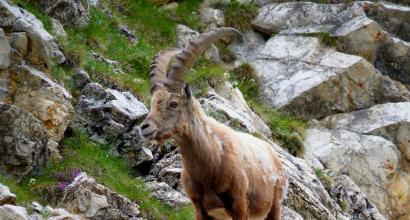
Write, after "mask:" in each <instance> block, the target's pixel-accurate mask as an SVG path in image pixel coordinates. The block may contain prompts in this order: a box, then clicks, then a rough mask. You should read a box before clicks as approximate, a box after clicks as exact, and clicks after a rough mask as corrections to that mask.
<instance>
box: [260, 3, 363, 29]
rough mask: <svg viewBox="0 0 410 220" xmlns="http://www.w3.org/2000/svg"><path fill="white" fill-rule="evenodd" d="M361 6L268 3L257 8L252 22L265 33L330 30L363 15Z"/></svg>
mask: <svg viewBox="0 0 410 220" xmlns="http://www.w3.org/2000/svg"><path fill="white" fill-rule="evenodd" d="M363 14H364V12H363V11H362V9H361V7H360V6H358V5H353V6H352V7H346V5H344V4H316V3H311V2H288V3H272V4H267V5H264V6H263V7H261V8H260V9H259V11H258V15H257V16H256V18H255V20H254V21H253V25H254V27H255V28H256V29H258V30H259V31H262V32H264V33H266V34H273V33H279V32H281V31H283V30H291V29H293V30H292V31H289V33H297V32H299V33H300V32H305V33H306V32H307V30H310V31H309V32H313V33H315V32H326V31H331V30H333V29H335V28H337V27H338V26H340V25H341V24H343V23H345V22H347V21H349V20H350V19H352V18H354V17H356V16H358V15H363Z"/></svg>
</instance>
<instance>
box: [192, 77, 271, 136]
mask: <svg viewBox="0 0 410 220" xmlns="http://www.w3.org/2000/svg"><path fill="white" fill-rule="evenodd" d="M225 88H230V90H231V91H229V90H222V91H224V92H227V93H229V94H227V95H228V96H230V97H229V98H230V99H231V100H227V99H225V98H224V97H222V96H220V95H218V94H217V93H215V92H213V91H209V92H208V93H207V94H206V95H205V97H204V98H200V99H199V102H200V103H201V105H202V108H203V109H204V110H205V112H206V113H207V114H208V115H210V116H212V117H214V118H216V119H217V120H218V121H222V122H223V123H225V124H226V125H229V126H231V127H232V128H233V129H236V130H239V131H244V132H248V133H260V134H262V135H265V136H267V137H269V136H270V134H271V133H270V130H269V127H268V126H267V125H266V124H265V123H264V122H263V120H262V119H260V118H259V117H258V116H257V115H256V114H255V113H254V112H253V111H252V110H251V109H250V108H249V107H248V105H247V104H246V102H245V101H244V100H243V97H242V93H240V91H239V90H237V89H234V88H233V87H232V86H229V85H228V86H227V87H225Z"/></svg>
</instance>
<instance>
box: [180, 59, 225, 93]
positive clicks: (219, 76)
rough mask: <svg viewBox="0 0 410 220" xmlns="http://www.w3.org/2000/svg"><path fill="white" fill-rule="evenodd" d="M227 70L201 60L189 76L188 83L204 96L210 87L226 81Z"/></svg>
mask: <svg viewBox="0 0 410 220" xmlns="http://www.w3.org/2000/svg"><path fill="white" fill-rule="evenodd" d="M224 73H225V70H224V69H223V68H222V66H220V65H217V64H214V63H211V62H209V61H208V60H206V59H204V58H200V59H199V60H198V61H197V63H196V64H195V66H194V67H193V68H192V69H191V71H190V72H189V73H188V76H187V82H188V83H189V84H190V85H192V86H193V87H195V88H197V89H198V91H199V94H200V95H201V94H204V93H205V92H207V90H208V89H209V86H210V85H215V83H216V82H218V81H222V80H224Z"/></svg>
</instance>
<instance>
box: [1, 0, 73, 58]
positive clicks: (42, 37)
mask: <svg viewBox="0 0 410 220" xmlns="http://www.w3.org/2000/svg"><path fill="white" fill-rule="evenodd" d="M0 17H1V18H2V19H1V20H0V28H3V29H4V30H7V31H6V32H7V33H13V32H25V33H26V34H27V39H28V42H30V43H29V44H27V45H28V47H29V48H27V49H25V50H26V51H27V52H28V53H27V54H26V55H24V57H25V58H26V59H27V60H29V61H30V62H31V63H32V64H35V65H43V64H47V63H49V62H50V60H54V61H55V62H57V63H63V62H64V61H65V57H64V55H63V53H62V52H61V51H60V50H59V49H58V46H57V44H56V43H55V42H54V39H53V37H52V36H51V35H50V34H49V33H48V32H47V31H46V30H45V29H44V27H43V24H42V23H41V21H39V20H38V19H37V18H36V17H35V16H34V15H33V14H31V13H30V12H28V11H26V10H24V9H22V8H19V7H17V6H15V5H13V4H11V3H10V2H9V1H6V0H0Z"/></svg>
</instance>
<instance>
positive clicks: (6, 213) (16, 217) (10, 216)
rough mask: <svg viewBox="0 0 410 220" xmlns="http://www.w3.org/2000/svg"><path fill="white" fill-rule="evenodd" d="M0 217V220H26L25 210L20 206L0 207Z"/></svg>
mask: <svg viewBox="0 0 410 220" xmlns="http://www.w3.org/2000/svg"><path fill="white" fill-rule="evenodd" d="M0 216H1V219H2V220H27V219H28V216H27V210H26V208H24V207H21V206H14V205H3V206H0Z"/></svg>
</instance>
